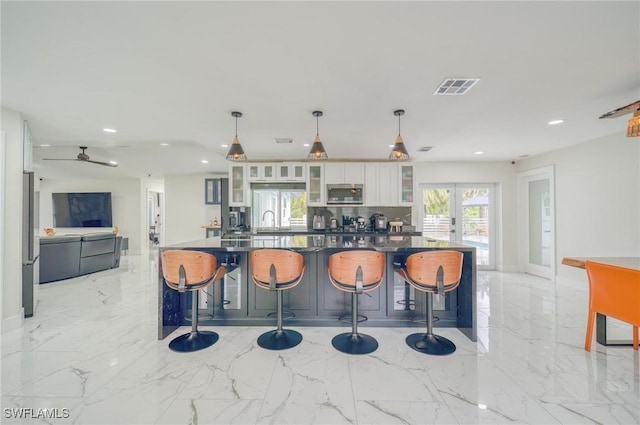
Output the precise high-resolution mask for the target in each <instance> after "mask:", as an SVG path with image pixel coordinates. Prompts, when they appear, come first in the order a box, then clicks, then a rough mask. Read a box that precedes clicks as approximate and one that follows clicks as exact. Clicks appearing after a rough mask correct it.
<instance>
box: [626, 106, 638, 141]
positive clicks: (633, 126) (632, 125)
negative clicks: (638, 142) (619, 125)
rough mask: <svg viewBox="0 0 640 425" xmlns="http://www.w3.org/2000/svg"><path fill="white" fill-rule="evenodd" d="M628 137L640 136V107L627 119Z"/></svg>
mask: <svg viewBox="0 0 640 425" xmlns="http://www.w3.org/2000/svg"><path fill="white" fill-rule="evenodd" d="M627 137H640V109H638V110H637V111H636V112H634V114H633V118H631V119H630V120H629V121H627Z"/></svg>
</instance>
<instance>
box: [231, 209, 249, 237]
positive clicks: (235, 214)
mask: <svg viewBox="0 0 640 425" xmlns="http://www.w3.org/2000/svg"><path fill="white" fill-rule="evenodd" d="M227 229H228V230H229V231H230V232H242V231H245V230H246V226H245V213H243V212H241V211H229V225H228V226H227Z"/></svg>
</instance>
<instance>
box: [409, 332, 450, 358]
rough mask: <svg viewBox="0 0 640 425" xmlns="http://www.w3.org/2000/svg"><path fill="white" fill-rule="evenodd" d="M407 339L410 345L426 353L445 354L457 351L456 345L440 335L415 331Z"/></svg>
mask: <svg viewBox="0 0 640 425" xmlns="http://www.w3.org/2000/svg"><path fill="white" fill-rule="evenodd" d="M406 341H407V345H408V346H409V347H411V348H413V349H414V350H416V351H419V352H421V353H424V354H433V355H436V356H444V355H447V354H451V353H453V352H454V351H456V345H455V344H454V343H453V342H452V341H451V340H449V339H447V338H445V337H443V336H440V335H434V334H427V333H415V334H411V335H409V336H408V337H407V339H406Z"/></svg>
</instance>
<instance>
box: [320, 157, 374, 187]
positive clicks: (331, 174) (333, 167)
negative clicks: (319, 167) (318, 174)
mask: <svg viewBox="0 0 640 425" xmlns="http://www.w3.org/2000/svg"><path fill="white" fill-rule="evenodd" d="M324 173H325V176H324V181H325V184H345V183H346V184H364V163H363V162H327V163H325V164H324Z"/></svg>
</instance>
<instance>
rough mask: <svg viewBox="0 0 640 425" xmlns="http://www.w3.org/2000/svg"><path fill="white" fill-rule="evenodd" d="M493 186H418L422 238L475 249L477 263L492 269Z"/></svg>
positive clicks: (493, 265)
mask: <svg viewBox="0 0 640 425" xmlns="http://www.w3.org/2000/svg"><path fill="white" fill-rule="evenodd" d="M493 188H494V186H493V185H486V184H481V185H480V184H478V185H467V184H465V185H420V189H421V191H422V204H423V206H422V211H421V212H422V235H423V236H426V237H430V238H432V239H436V240H441V241H449V242H452V243H457V244H463V245H467V246H474V247H476V262H477V265H478V266H481V267H482V268H489V269H491V268H494V267H495V264H494V259H493V246H494V242H493V241H494V236H493V217H492V213H493V212H492V210H493V207H492V198H493V192H494V189H493Z"/></svg>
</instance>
